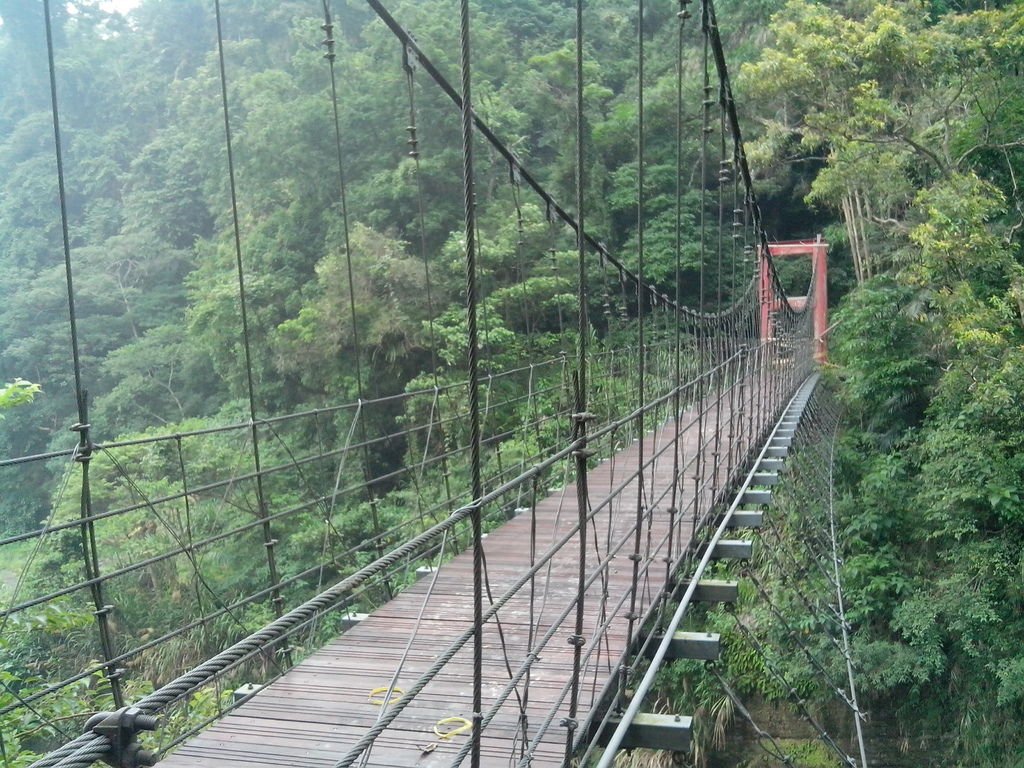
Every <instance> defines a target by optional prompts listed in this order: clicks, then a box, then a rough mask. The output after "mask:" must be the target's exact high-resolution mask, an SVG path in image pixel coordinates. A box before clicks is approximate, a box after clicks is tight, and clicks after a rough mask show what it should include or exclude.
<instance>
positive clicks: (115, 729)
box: [85, 707, 157, 768]
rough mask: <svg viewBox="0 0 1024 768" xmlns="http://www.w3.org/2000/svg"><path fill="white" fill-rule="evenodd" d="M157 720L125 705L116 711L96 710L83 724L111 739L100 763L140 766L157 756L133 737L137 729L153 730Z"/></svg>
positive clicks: (152, 762)
mask: <svg viewBox="0 0 1024 768" xmlns="http://www.w3.org/2000/svg"><path fill="white" fill-rule="evenodd" d="M156 723H157V720H156V718H155V717H154V716H153V715H147V714H146V713H145V712H143V711H142V710H141V709H139V708H138V707H124V708H122V709H119V710H117V711H116V712H98V713H96V714H95V715H93V716H92V717H90V718H89V720H88V722H86V724H85V730H86V731H92V732H93V733H95V734H96V735H97V736H103V737H104V738H106V739H107V741H109V742H110V751H109V752H108V753H107V754H106V755H104V757H103V762H105V763H106V764H107V765H111V766H114V768H140V766H150V765H156V755H155V754H154V753H153V752H151V751H150V750H148V749H143V748H142V745H141V744H139V742H138V741H137V740H136V736H138V734H139V731H155V730H156Z"/></svg>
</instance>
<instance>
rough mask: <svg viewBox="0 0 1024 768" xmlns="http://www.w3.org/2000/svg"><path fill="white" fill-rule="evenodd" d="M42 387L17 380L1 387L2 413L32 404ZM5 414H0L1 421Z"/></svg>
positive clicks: (0, 408)
mask: <svg viewBox="0 0 1024 768" xmlns="http://www.w3.org/2000/svg"><path fill="white" fill-rule="evenodd" d="M41 391H42V387H40V386H39V385H38V384H33V383H32V382H30V381H25V380H24V379H15V380H14V382H13V383H10V384H4V385H3V386H2V387H0V411H5V410H7V409H8V408H15V407H17V406H19V405H27V404H28V403H31V402H32V401H33V400H34V399H35V397H36V395H37V394H39V392H41ZM2 418H3V414H0V419H2Z"/></svg>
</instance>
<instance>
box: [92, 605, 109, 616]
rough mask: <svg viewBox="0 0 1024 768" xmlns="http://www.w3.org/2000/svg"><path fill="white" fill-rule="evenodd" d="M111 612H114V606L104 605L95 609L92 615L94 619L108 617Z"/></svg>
mask: <svg viewBox="0 0 1024 768" xmlns="http://www.w3.org/2000/svg"><path fill="white" fill-rule="evenodd" d="M113 610H114V606H112V605H104V606H103V607H102V608H97V609H96V610H95V611H93V612H92V615H93V616H96V617H99V616H108V615H109V614H110V613H111V612H112V611H113Z"/></svg>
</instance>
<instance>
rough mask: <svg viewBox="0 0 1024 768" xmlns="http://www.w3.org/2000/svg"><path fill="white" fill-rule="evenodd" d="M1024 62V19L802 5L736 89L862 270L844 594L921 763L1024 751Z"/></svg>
mask: <svg viewBox="0 0 1024 768" xmlns="http://www.w3.org/2000/svg"><path fill="white" fill-rule="evenodd" d="M1000 6H1001V7H1000ZM1021 62H1024V7H1022V6H1021V4H1020V3H1006V4H996V5H995V6H994V5H993V4H991V3H989V4H986V5H985V6H984V7H977V6H975V5H972V4H961V5H958V6H956V7H953V8H950V7H947V6H944V5H940V4H933V5H932V6H921V5H918V4H912V3H886V4H874V3H849V4H840V6H839V7H836V6H832V7H829V6H825V5H821V4H815V3H810V2H804V0H793V1H792V2H789V3H788V4H787V5H786V6H785V8H783V9H782V10H781V11H780V12H779V13H778V14H777V15H776V16H775V17H774V18H773V21H772V37H771V39H770V41H769V44H768V45H767V46H766V47H765V49H764V50H763V51H762V52H761V53H760V54H759V57H758V59H757V60H756V61H754V62H752V63H750V64H748V65H746V66H745V67H744V68H743V70H742V82H743V84H744V85H745V92H746V94H747V96H748V98H747V101H746V107H747V109H748V110H750V111H751V112H750V113H751V114H754V115H758V116H759V119H760V121H761V124H762V126H763V132H762V133H761V135H760V136H759V139H758V141H757V144H756V156H757V157H758V159H759V161H760V165H761V167H762V168H773V169H774V173H777V174H782V176H783V177H784V178H785V177H787V176H790V175H791V174H794V173H796V174H798V175H800V176H802V177H804V178H808V177H807V176H805V175H804V174H803V172H802V171H794V170H792V169H793V168H801V166H804V167H805V164H807V163H811V164H819V163H820V164H821V167H820V170H818V171H817V172H816V173H815V174H813V175H812V176H810V177H809V178H808V180H809V181H810V185H809V187H808V188H807V194H806V200H807V202H808V203H810V204H812V205H815V206H820V207H824V208H828V209H830V210H833V211H835V213H836V214H838V217H839V224H838V225H837V226H836V227H834V228H833V229H832V230H831V231H830V235H831V240H832V242H833V243H834V244H835V245H839V244H841V245H842V247H843V249H844V252H845V253H848V254H849V257H850V260H851V263H852V265H853V267H854V270H855V271H854V276H855V278H856V281H857V288H856V290H854V291H853V292H852V293H851V294H850V295H849V296H848V297H847V298H846V299H845V300H844V301H843V303H842V306H841V307H840V308H839V311H838V312H836V313H835V314H834V316H833V322H834V323H835V324H836V325H835V330H834V334H833V336H832V345H831V352H832V366H831V368H830V373H831V376H832V377H833V378H834V380H835V385H836V387H837V392H838V393H839V397H840V399H841V401H842V403H843V404H844V406H845V420H846V423H845V426H844V434H843V437H842V440H841V442H840V445H839V452H838V470H837V471H838V473H839V474H838V482H839V484H840V493H841V497H840V501H839V513H840V516H841V518H842V520H843V521H844V526H843V531H842V538H843V539H844V541H845V545H846V549H847V551H846V556H845V562H844V569H843V570H844V579H845V586H846V588H847V592H848V608H849V612H850V613H849V617H850V620H851V622H852V623H853V625H854V626H855V627H856V637H855V657H856V659H857V661H858V664H859V668H860V685H861V692H862V693H866V694H867V696H868V704H867V708H868V709H869V710H871V711H872V712H873V713H874V715H875V718H876V720H879V719H881V720H882V721H886V720H889V719H890V718H891V719H894V720H895V723H896V724H897V726H898V728H899V730H900V732H901V733H902V734H904V736H905V739H906V746H907V747H908V748H911V749H912V750H914V751H915V752H916V753H917V757H916V759H917V760H918V761H919V764H931V765H961V766H983V765H984V766H995V765H1014V766H1017V765H1022V763H1021V760H1022V758H1021V756H1022V755H1024V729H1022V728H1021V725H1020V723H1021V722H1022V716H1024V676H1022V670H1024V656H1022V655H1021V650H1022V648H1024V621H1022V618H1024V591H1022V588H1021V587H1022V584H1024V556H1022V553H1024V463H1022V462H1024V453H1022V450H1021V449H1022V447H1024V445H1022V442H1021V440H1022V435H1024V431H1022V429H1021V428H1022V426H1024V423H1022V421H1021V415H1022V414H1024V410H1022V407H1024V405H1022V404H1024V389H1022V381H1024V379H1022V377H1021V371H1022V364H1024V268H1022V261H1021V258H1022V254H1021V245H1022V244H1024V238H1022V235H1024V190H1022V189H1021V187H1020V181H1021V179H1022V178H1024V176H1022V174H1024V141H1022V140H1021V137H1022V135H1024V133H1022V132H1024V88H1022V80H1021V75H1022V74H1024V73H1022V71H1021ZM780 586H781V589H782V592H783V593H785V592H786V589H785V586H784V585H780ZM789 594H790V597H792V590H790V591H789ZM795 615H799V611H797V612H796V613H795ZM837 671H838V670H837ZM822 697H823V699H828V698H829V693H828V692H827V691H826V692H824V693H823V694H822Z"/></svg>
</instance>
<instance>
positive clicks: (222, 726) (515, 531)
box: [161, 386, 756, 768]
mask: <svg viewBox="0 0 1024 768" xmlns="http://www.w3.org/2000/svg"><path fill="white" fill-rule="evenodd" d="M740 391H741V392H742V390H740ZM755 394H756V393H755V387H753V386H749V387H747V388H746V395H745V397H746V402H745V403H742V404H740V403H739V402H738V401H739V399H740V397H741V396H740V395H734V396H733V397H732V398H730V397H729V396H728V395H727V396H726V397H724V398H723V399H722V402H721V412H720V414H719V419H720V421H719V422H718V423H720V424H722V425H723V426H724V425H725V423H726V419H728V416H729V407H730V401H732V402H735V403H736V404H737V406H738V407H742V408H743V409H744V412H747V411H748V410H749V409H750V408H751V407H752V403H753V402H754V397H755ZM701 426H703V430H704V432H703V435H702V434H701V433H700V432H699V429H700V427H701ZM713 429H714V425H709V424H708V423H706V422H705V423H703V425H701V424H700V423H698V420H697V419H696V410H695V408H691V409H690V410H688V411H686V412H684V413H683V414H681V415H680V421H679V430H678V435H679V440H680V446H681V447H680V454H681V456H682V457H683V459H688V458H690V457H692V456H694V455H695V453H696V452H697V451H698V450H704V451H707V452H708V454H709V456H710V452H711V451H712V450H717V451H718V452H719V455H720V456H722V457H724V456H727V455H730V454H729V451H730V450H731V447H730V446H729V444H728V442H727V438H725V436H724V434H722V435H720V436H719V438H718V439H716V438H715V437H714V433H713ZM676 434H677V429H676V422H675V421H674V420H672V419H669V420H668V421H666V422H664V424H662V425H661V426H660V427H659V429H658V430H656V431H654V432H652V433H650V434H648V435H647V436H646V437H645V438H644V444H643V447H644V451H645V455H646V457H647V459H648V460H651V458H652V457H654V456H656V457H657V458H656V460H655V462H654V464H653V466H651V467H648V468H647V469H646V470H645V472H644V477H643V480H644V488H645V503H646V504H647V505H649V508H644V509H642V520H643V526H644V527H643V535H642V540H641V552H640V560H639V563H638V565H639V568H640V570H641V574H642V577H641V588H639V589H638V590H637V595H636V601H637V610H638V611H640V612H641V613H642V612H644V611H645V610H647V609H648V608H649V607H650V606H651V605H652V604H653V603H654V602H655V601H657V600H658V599H659V596H660V594H661V592H662V590H663V589H664V587H665V586H666V585H665V579H666V577H667V576H672V574H667V573H666V566H665V560H666V557H667V556H669V552H668V550H667V543H666V542H667V538H668V534H669V525H670V521H671V520H672V519H673V516H671V515H669V514H668V511H667V510H668V506H669V503H670V500H671V498H672V497H671V496H670V494H671V492H672V483H673V469H674V466H673V465H674V458H675V457H674V455H673V450H672V449H671V446H672V441H673V440H674V439H675V437H676ZM716 443H717V444H716ZM666 446H668V448H669V449H668V450H662V449H664V448H665V447H666ZM639 448H640V442H639V441H634V442H633V443H632V444H631V445H629V446H627V447H626V448H624V449H623V450H622V451H620V452H619V453H618V454H616V455H615V456H613V457H612V458H610V459H607V460H605V461H602V462H600V463H599V464H597V465H596V466H595V467H594V468H593V469H592V470H591V471H590V472H589V473H588V479H587V482H588V488H589V492H590V501H591V508H592V509H593V510H597V511H596V512H595V513H594V515H593V520H592V522H591V523H590V524H589V525H588V530H587V536H588V542H587V573H588V575H596V576H597V578H596V579H595V580H594V582H593V584H592V585H591V587H590V588H589V589H588V590H587V591H586V593H585V595H584V605H585V611H584V631H583V643H584V646H583V652H584V655H586V654H588V653H590V658H589V660H588V661H586V662H585V664H584V674H585V679H587V680H595V679H596V680H598V681H599V682H598V685H597V686H596V687H595V686H587V687H586V690H585V691H584V692H583V695H582V697H581V702H580V712H579V713H578V714H577V720H579V721H581V722H583V721H585V720H586V719H587V718H588V717H589V715H590V713H591V710H592V708H594V707H596V706H597V705H598V704H599V702H598V701H597V700H596V697H597V693H598V691H599V689H600V687H601V685H602V684H603V681H604V680H606V679H608V678H609V677H610V676H611V675H612V674H613V672H614V670H616V669H617V668H618V665H619V663H620V660H621V659H622V658H623V656H624V655H625V653H626V650H627V640H628V629H629V622H628V619H627V613H628V611H629V608H630V602H631V601H630V598H631V590H632V584H633V567H634V563H633V561H632V559H631V558H630V555H631V554H632V552H633V546H634V534H633V530H634V526H635V524H636V514H637V495H638V489H637V482H636V480H631V481H629V482H626V483H624V480H626V479H627V478H628V477H629V475H630V474H631V473H632V472H634V471H635V469H636V466H637V460H638V453H639ZM746 448H749V446H745V447H742V446H741V449H742V450H746ZM709 461H710V458H709ZM722 463H723V465H724V464H725V461H724V459H723V462H722ZM719 474H720V476H719V477H717V478H710V477H709V478H707V482H708V485H707V487H703V488H701V489H700V490H699V491H698V489H697V488H696V484H695V483H694V482H692V480H691V479H690V478H689V477H688V478H687V481H685V482H682V483H680V484H679V488H678V489H676V491H677V495H676V497H675V504H676V508H677V509H679V510H682V511H683V512H681V513H679V514H677V515H675V516H674V520H675V525H676V529H675V531H674V532H673V552H672V553H671V554H672V557H673V558H674V557H678V555H679V553H680V551H681V549H682V548H683V547H685V546H687V545H688V543H689V534H690V530H691V526H692V517H693V514H694V510H695V509H700V510H704V509H706V508H707V506H708V505H709V504H710V502H711V498H712V491H713V490H716V491H718V492H721V491H722V489H724V488H725V486H726V482H725V481H726V479H727V478H726V477H725V468H724V466H723V468H722V469H721V470H720V473H719ZM690 476H692V470H691V471H690ZM575 525H576V487H575V485H573V484H571V483H569V484H566V485H565V486H564V487H562V488H559V489H558V490H557V491H553V492H551V493H550V494H549V495H548V496H546V497H545V498H543V499H541V500H539V501H538V502H537V504H536V506H535V508H534V509H533V510H531V509H529V508H526V509H524V510H522V511H520V512H519V514H517V515H515V516H513V517H512V518H511V519H510V520H509V521H508V522H506V523H504V524H503V525H501V526H500V527H499V528H497V529H495V530H493V531H491V532H490V533H489V535H488V537H487V539H486V540H485V542H484V544H483V548H484V556H485V559H486V565H487V575H488V580H489V586H490V593H491V594H492V595H493V596H494V598H495V600H506V602H505V604H504V605H503V606H502V607H501V609H500V610H499V611H498V614H497V621H495V620H491V621H490V622H488V623H487V624H486V626H485V627H484V633H483V644H484V663H483V673H484V686H483V694H484V709H485V711H487V710H490V709H492V706H493V705H495V702H496V701H497V697H498V695H499V693H500V692H501V690H502V689H503V688H505V686H506V684H507V683H508V681H509V668H511V669H512V671H513V672H516V671H517V670H519V669H520V666H521V665H522V664H524V662H525V660H526V659H529V658H532V655H536V661H535V662H533V663H532V666H531V667H530V684H529V696H528V699H527V702H526V704H525V705H524V708H523V711H522V712H521V711H520V707H519V703H518V700H517V698H516V696H514V695H513V696H510V697H508V699H507V700H506V701H505V702H504V703H503V704H502V705H501V706H500V707H497V709H496V711H495V713H494V717H493V720H492V721H491V722H490V723H489V725H488V726H487V727H486V728H485V729H484V732H483V733H482V738H481V742H482V763H483V765H486V766H507V765H508V764H509V758H510V755H514V754H518V749H519V748H520V746H521V744H522V741H523V730H522V728H523V719H522V716H521V715H522V714H525V716H526V722H527V726H528V727H527V730H526V738H527V740H528V741H530V740H535V739H536V743H535V744H533V749H534V754H533V759H532V762H531V765H533V766H535V767H536V768H542V767H544V766H559V765H561V764H562V760H563V756H564V743H565V731H564V728H562V727H561V726H560V725H559V722H560V720H561V719H562V718H564V717H566V716H567V714H568V702H567V701H566V697H565V691H566V683H567V681H568V680H569V679H570V677H571V671H572V665H573V646H572V645H571V644H570V643H569V642H567V641H568V640H570V638H571V636H572V635H573V634H574V621H575V607H574V601H575V599H576V594H577V573H578V561H579V541H578V538H576V537H575V536H574V537H573V538H572V539H570V541H568V542H567V543H566V544H565V545H564V546H563V547H561V548H560V549H558V550H557V552H555V553H554V554H553V556H552V557H551V559H550V562H548V563H547V564H545V565H544V566H543V567H542V568H541V569H540V570H539V571H538V572H537V574H536V576H535V577H534V579H533V582H532V589H531V584H529V583H528V584H527V585H526V586H525V587H524V588H522V589H520V590H519V591H518V592H517V593H515V594H513V595H511V596H510V597H508V596H507V594H506V593H508V592H509V590H510V589H512V587H513V585H515V584H516V583H517V581H519V580H520V579H521V578H522V577H523V576H524V574H525V573H526V572H527V571H528V570H529V569H530V566H531V560H530V549H531V547H530V533H531V530H532V529H533V528H535V529H536V531H537V539H536V542H535V545H534V551H535V560H534V562H536V561H537V560H539V559H540V558H542V557H544V556H545V555H546V554H547V552H548V550H550V549H551V548H552V547H553V546H554V545H555V544H556V543H557V541H558V540H559V539H561V538H562V537H564V536H565V535H566V534H568V533H569V532H571V531H572V530H573V527H574V526H575ZM648 532H649V535H648ZM648 542H650V548H649V549H648ZM602 562H604V563H605V565H603V566H602V565H600V563H602ZM472 574H473V553H472V552H471V551H465V552H462V553H461V554H459V555H458V556H456V557H455V558H453V559H451V560H450V561H449V562H447V563H445V564H443V565H442V566H441V567H440V569H439V570H438V571H437V572H436V573H434V572H425V573H421V574H420V576H419V578H418V579H416V580H413V579H414V577H413V574H410V575H409V580H410V583H409V584H408V586H406V587H405V588H404V589H403V590H402V591H401V592H400V593H399V594H398V595H396V596H395V598H394V599H393V600H391V601H390V602H388V603H387V604H385V605H382V606H380V607H379V608H377V609H376V610H373V611H370V612H368V615H366V616H360V617H359V619H360V620H359V621H358V622H356V621H352V622H344V624H345V626H346V631H345V632H344V633H343V634H342V635H340V636H339V637H338V638H336V639H334V640H333V641H331V642H330V643H328V644H327V645H326V646H325V647H324V648H322V649H321V650H319V651H317V652H315V653H313V654H312V655H310V656H309V657H308V658H307V659H305V660H304V661H301V662H300V663H298V664H297V665H296V666H295V667H294V668H293V669H292V670H290V671H289V672H288V673H287V674H285V675H284V677H283V678H281V679H280V680H278V681H277V682H275V683H274V684H272V685H270V686H267V687H266V688H264V689H263V690H262V691H260V692H259V693H258V694H256V695H255V696H253V697H252V698H251V699H250V700H248V701H247V702H246V703H245V704H243V705H242V706H240V707H239V708H238V709H237V710H236V711H235V712H233V713H231V714H229V715H227V716H226V717H224V718H223V719H221V720H220V721H219V722H218V723H216V724H215V725H214V726H212V727H211V728H210V729H208V730H207V731H205V732H204V733H202V734H200V735H198V736H197V737H195V738H193V739H191V740H190V741H188V742H187V743H185V744H184V745H182V746H181V747H179V748H178V750H177V751H176V752H174V753H173V754H171V755H168V756H167V757H165V758H164V759H163V761H162V762H161V765H162V766H164V767H165V768H213V766H218V767H221V766H223V767H225V768H243V767H244V766H251V767H252V768H265V767H266V766H279V765H287V766H289V768H327V766H333V765H334V764H335V763H336V762H337V761H338V760H339V759H340V758H341V757H342V756H343V755H344V754H345V753H346V752H347V751H348V750H349V749H350V748H351V747H352V745H353V744H355V743H356V742H357V741H358V740H359V739H360V738H361V737H362V736H363V735H364V734H365V732H366V730H367V729H369V728H370V727H372V726H373V725H374V723H375V722H376V720H377V718H378V716H379V715H380V712H381V709H380V707H379V706H376V705H375V704H374V703H373V702H372V701H371V697H370V693H371V691H373V690H374V689H377V688H386V687H387V686H388V685H389V684H390V683H391V681H392V679H393V678H395V676H396V670H398V667H399V663H400V662H404V663H403V665H402V668H401V671H400V673H399V674H398V675H397V686H398V687H399V688H401V689H402V690H406V689H407V688H409V687H411V686H412V685H413V684H414V683H415V682H416V680H417V679H418V678H419V677H420V676H421V675H423V674H424V673H425V672H426V671H427V670H428V669H430V668H431V666H432V665H434V664H435V663H436V662H437V660H438V657H439V655H440V654H442V653H444V651H445V649H446V648H448V647H449V646H450V644H451V643H452V642H453V641H454V640H455V638H457V637H459V636H460V635H461V634H463V633H464V632H465V631H466V629H467V628H468V627H471V626H472V591H473V590H472ZM708 584H709V585H711V586H714V585H712V584H711V583H710V582H708ZM728 587H731V589H732V592H735V585H724V587H723V588H725V589H726V592H728ZM719 592H721V590H719ZM716 594H717V593H716ZM723 594H724V593H723ZM720 597H721V595H719V598H720ZM506 598H507V599H506ZM487 605H489V601H487V600H486V599H485V608H486V607H487ZM499 622H500V631H499ZM552 629H553V633H552V636H551V638H550V640H549V641H547V642H546V643H545V644H543V645H542V644H541V639H542V638H543V636H544V635H545V634H546V633H548V631H549V630H552ZM472 681H473V659H472V650H471V646H470V644H469V643H467V644H466V645H465V646H464V647H462V648H461V649H460V650H458V651H457V652H456V653H455V654H454V656H453V658H452V659H451V661H449V662H448V663H447V664H446V665H445V666H444V668H443V670H442V672H441V673H440V674H439V675H438V676H437V677H436V678H435V679H433V680H432V681H431V682H429V683H427V685H426V686H425V687H424V688H423V690H422V692H421V693H420V694H419V695H418V696H416V697H415V699H413V700H412V702H411V703H410V704H409V705H408V706H407V707H406V708H405V709H404V710H403V711H402V712H401V713H400V714H399V715H398V717H397V718H395V720H394V722H393V723H392V724H391V726H390V727H388V728H387V729H386V730H385V731H384V732H383V733H382V734H381V735H380V736H379V737H378V738H377V740H376V741H375V744H374V747H373V749H372V751H371V752H370V755H369V758H368V761H367V765H368V766H374V767H376V766H380V767H381V768H383V766H387V767H388V768H405V767H406V766H408V767H409V768H413V767H415V768H433V766H447V765H449V764H450V763H451V761H452V759H453V757H454V755H455V754H456V753H457V752H458V750H459V749H460V748H461V747H462V746H463V745H464V744H465V743H466V738H468V737H467V736H465V735H458V736H454V737H452V738H450V739H442V738H440V737H438V736H437V735H436V734H435V733H434V727H435V725H436V724H437V722H438V721H439V720H442V719H444V718H449V717H463V718H469V717H471V715H472V713H471V707H472V701H471V690H472ZM517 690H518V691H519V692H520V694H521V695H522V694H525V692H526V686H525V684H524V683H522V682H521V683H520V685H519V686H518V688H517ZM545 721H550V722H552V723H553V726H552V727H551V728H550V729H549V730H548V731H547V732H546V733H545V734H544V735H543V736H541V737H540V738H539V739H537V738H536V737H537V728H538V726H539V724H540V723H542V722H545Z"/></svg>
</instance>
